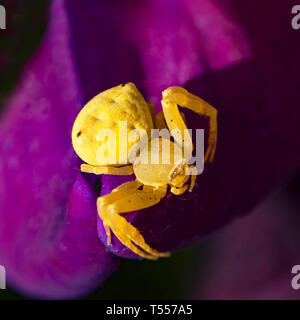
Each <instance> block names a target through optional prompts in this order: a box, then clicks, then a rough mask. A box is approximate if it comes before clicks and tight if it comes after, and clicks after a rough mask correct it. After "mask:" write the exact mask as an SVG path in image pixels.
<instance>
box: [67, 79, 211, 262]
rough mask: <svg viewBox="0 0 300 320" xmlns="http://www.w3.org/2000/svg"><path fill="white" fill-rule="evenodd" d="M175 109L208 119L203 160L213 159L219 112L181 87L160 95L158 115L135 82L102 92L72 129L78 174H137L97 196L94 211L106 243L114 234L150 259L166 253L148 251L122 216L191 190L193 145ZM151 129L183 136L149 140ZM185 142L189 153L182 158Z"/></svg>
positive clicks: (192, 181) (137, 233) (140, 238)
mask: <svg viewBox="0 0 300 320" xmlns="http://www.w3.org/2000/svg"><path fill="white" fill-rule="evenodd" d="M178 105H180V106H181V107H185V108H188V109H190V110H192V111H194V112H196V113H198V114H200V115H204V116H207V117H209V121H210V130H209V137H208V147H207V150H206V152H205V158H204V159H205V161H207V160H208V161H212V160H213V158H214V154H215V150H216V142H217V111H216V109H215V108H213V107H212V106H211V105H210V104H208V103H207V102H205V101H204V100H202V99H200V98H198V97H197V96H195V95H192V94H191V93H189V92H188V91H186V90H185V89H183V88H181V87H170V88H168V89H166V90H165V91H164V92H163V99H162V108H163V111H162V112H160V113H158V114H157V115H156V114H155V110H154V106H153V104H151V103H147V102H146V101H145V99H144V97H143V96H142V95H141V93H140V92H139V91H138V90H137V88H136V87H135V85H134V84H133V83H126V84H124V85H119V86H117V87H114V88H111V89H109V90H106V91H104V92H102V93H100V94H98V95H97V96H96V97H94V98H93V99H92V100H91V101H90V102H88V103H87V105H86V106H85V107H84V108H83V109H82V110H81V111H80V113H79V114H78V116H77V118H76V120H75V123H74V126H73V131H72V142H73V146H74V149H75V151H76V153H77V154H78V156H79V157H80V158H81V159H82V160H83V161H85V162H86V163H87V164H82V165H81V171H83V172H89V173H94V174H112V175H130V174H133V173H134V174H135V176H136V180H135V181H130V182H126V183H124V184H122V185H120V186H119V187H117V188H116V189H114V190H113V191H112V192H111V193H110V194H107V195H105V196H102V197H99V198H98V200H97V209H98V213H99V216H100V218H101V219H102V221H103V225H104V227H105V231H106V235H107V243H108V244H109V245H110V244H111V231H112V232H113V233H114V234H115V235H116V236H117V238H118V239H119V240H120V241H121V242H122V243H123V244H124V245H125V246H127V247H128V248H130V249H131V250H132V251H133V252H135V253H136V254H138V255H140V256H142V257H145V258H148V259H157V257H164V256H168V255H169V253H168V252H159V251H157V250H155V249H153V248H151V247H150V246H149V245H148V244H147V243H146V242H145V240H144V238H143V236H142V235H141V233H140V232H139V231H138V230H137V229H136V228H135V227H134V226H133V225H131V224H130V223H129V222H127V220H126V219H125V218H124V217H122V216H121V214H122V213H126V212H131V211H136V210H140V209H143V208H147V207H150V206H153V205H154V204H156V203H158V202H159V201H160V200H161V198H163V197H164V196H165V195H166V192H167V190H168V188H170V191H171V192H172V193H173V194H176V195H179V194H182V193H183V192H185V191H187V190H189V191H192V190H193V187H194V184H195V180H196V177H197V170H196V168H195V167H194V166H193V165H190V164H188V162H189V160H190V157H191V154H192V150H193V144H192V140H191V137H190V135H189V134H188V135H186V134H185V132H186V130H187V127H186V123H185V121H184V117H183V115H181V113H180V112H179V110H178ZM125 122H126V126H125V127H124V126H123V124H124V123H125ZM155 128H156V129H164V128H168V129H169V130H170V131H171V132H172V131H173V130H177V131H179V132H180V133H181V134H180V135H174V141H171V140H168V141H167V139H166V138H164V137H159V138H153V137H152V135H151V131H152V129H155ZM121 129H122V130H123V131H122V130H121ZM103 130H104V132H105V133H107V130H110V131H109V132H110V133H112V135H111V136H113V137H114V139H108V138H107V137H105V138H104V137H103V135H101V133H103ZM124 130H125V131H124ZM136 130H138V132H139V134H136ZM121 132H122V133H121ZM132 132H133V133H134V134H132ZM178 137H180V138H178ZM124 139H125V140H124ZM120 141H121V142H120ZM122 141H123V142H124V143H122ZM141 141H146V142H148V143H146V144H140V150H139V152H138V153H136V155H138V156H137V157H133V158H132V149H133V147H134V146H135V145H136V144H138V143H139V142H141ZM164 143H168V148H164V147H163V145H164ZM183 144H185V151H186V150H187V152H184V155H182V153H183V152H182V146H183ZM153 146H154V147H153ZM122 148H123V149H124V148H125V152H123V151H124V150H123V151H122ZM109 151H114V152H113V157H112V156H107V154H106V153H108V152H109ZM127 151H128V152H127ZM105 155H106V156H105ZM153 159H156V161H154V162H153V161H152V160H153ZM166 159H168V161H165V160H166Z"/></svg>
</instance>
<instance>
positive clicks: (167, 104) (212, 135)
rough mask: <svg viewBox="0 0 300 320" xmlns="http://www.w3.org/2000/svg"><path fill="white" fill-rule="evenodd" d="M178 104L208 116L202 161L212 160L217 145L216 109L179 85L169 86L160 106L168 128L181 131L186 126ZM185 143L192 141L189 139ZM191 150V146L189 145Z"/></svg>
mask: <svg viewBox="0 0 300 320" xmlns="http://www.w3.org/2000/svg"><path fill="white" fill-rule="evenodd" d="M178 105H180V106H181V107H184V108H188V109H190V110H192V111H194V112H196V113H198V114H200V115H203V116H206V117H209V127H210V128H209V136H208V147H207V151H206V153H205V157H204V161H205V162H206V161H209V162H212V161H213V159H214V156H215V152H216V145H217V110H216V109H215V108H214V107H213V106H211V105H210V104H209V103H207V102H206V101H204V100H202V99H200V98H199V97H197V96H195V95H193V94H191V93H189V92H188V91H187V90H185V89H184V88H181V87H170V88H168V89H166V90H165V91H164V92H163V100H162V106H163V111H164V115H165V118H166V121H167V124H168V127H169V128H170V130H173V129H179V130H180V131H181V133H182V136H183V132H184V129H186V126H185V124H184V121H183V120H182V119H181V117H180V113H179V110H178ZM186 143H192V142H191V139H190V140H189V141H186ZM191 150H193V147H192V146H191Z"/></svg>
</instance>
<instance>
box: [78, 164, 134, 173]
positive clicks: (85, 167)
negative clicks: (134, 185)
mask: <svg viewBox="0 0 300 320" xmlns="http://www.w3.org/2000/svg"><path fill="white" fill-rule="evenodd" d="M80 170H81V171H82V172H86V173H94V174H111V175H118V176H127V175H131V174H133V167H132V165H128V166H122V167H115V166H92V165H90V164H86V163H83V164H82V165H81V166H80Z"/></svg>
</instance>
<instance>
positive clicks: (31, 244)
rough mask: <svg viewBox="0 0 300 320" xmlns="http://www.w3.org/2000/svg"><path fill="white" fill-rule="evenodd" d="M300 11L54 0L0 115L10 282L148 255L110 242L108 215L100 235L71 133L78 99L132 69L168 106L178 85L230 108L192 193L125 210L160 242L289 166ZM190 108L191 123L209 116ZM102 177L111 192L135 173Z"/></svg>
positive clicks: (90, 281)
mask: <svg viewBox="0 0 300 320" xmlns="http://www.w3.org/2000/svg"><path fill="white" fill-rule="evenodd" d="M290 11H291V8H289V6H288V4H286V3H279V4H276V6H274V4H273V2H271V1H269V0H267V1H265V2H264V3H261V2H260V1H258V0H254V1H253V0H252V1H243V3H241V1H237V0H227V1H217V0H215V1H211V0H210V1H208V0H198V1H196V0H176V1H164V2H162V1H158V0H149V1H143V2H141V1H124V0H122V1H114V2H107V1H92V0H87V1H85V2H84V6H82V2H81V1H77V0H74V1H63V0H55V1H53V5H52V8H51V14H50V23H49V27H48V31H47V34H46V36H45V38H44V40H43V42H42V44H41V46H40V48H39V49H38V50H37V52H36V53H35V55H34V57H33V58H32V59H31V61H30V62H29V63H28V64H27V65H26V67H25V68H24V71H23V76H22V79H21V80H20V83H19V84H18V86H17V88H16V90H15V92H14V94H13V95H12V97H11V99H10V102H9V103H8V105H7V106H6V112H5V114H4V116H3V118H2V121H1V124H0V133H1V137H2V142H1V145H0V159H1V160H0V171H1V175H0V221H1V224H0V245H1V249H0V263H1V264H3V265H4V266H5V267H6V269H7V273H8V278H9V281H10V283H11V284H12V285H13V286H14V287H16V288H18V289H19V290H21V291H23V292H25V293H27V294H30V295H34V296H38V297H43V298H53V297H55V298H66V297H77V296H80V295H82V294H85V293H87V292H89V291H90V290H91V289H92V288H93V287H95V286H96V285H99V284H100V283H101V282H102V281H103V280H104V279H106V278H107V277H108V276H109V275H110V274H111V273H112V272H113V271H114V270H115V268H116V267H117V265H118V258H117V257H116V256H123V257H131V258H137V257H136V256H135V255H133V254H132V253H131V251H130V250H128V249H127V248H126V247H124V246H122V245H121V244H120V243H119V242H118V240H117V239H116V238H115V237H113V239H112V241H113V246H112V247H107V246H106V245H105V244H106V238H105V233H104V231H103V226H102V223H101V221H100V220H98V234H97V211H96V197H97V193H96V191H95V188H94V184H95V181H96V180H97V179H98V178H97V177H91V176H90V175H82V174H81V173H80V171H79V164H80V162H79V160H78V158H77V157H76V155H75V152H74V151H73V149H72V146H71V138H70V136H71V128H72V124H73V121H74V120H75V118H76V115H77V113H78V112H79V110H80V108H82V107H83V105H84V104H85V103H86V102H87V101H88V100H89V99H91V98H92V97H93V96H94V95H96V94H97V93H98V92H100V91H102V90H105V89H107V88H110V87H112V86H114V85H118V84H119V83H121V82H126V81H132V82H134V83H135V84H136V85H137V86H138V88H139V89H140V90H141V91H142V93H143V94H144V95H145V97H146V99H147V100H150V101H152V102H154V103H155V104H156V109H157V111H159V110H160V104H159V101H160V99H161V92H162V90H163V89H165V88H167V87H168V86H171V85H181V86H184V87H185V88H186V89H188V90H190V91H191V92H193V93H195V94H196V95H198V96H200V97H202V98H204V99H206V100H207V101H209V102H210V103H211V104H213V105H214V106H215V107H216V108H217V109H218V111H219V141H218V147H217V154H216V159H215V161H214V163H213V164H212V165H209V166H207V168H205V171H204V173H203V174H202V175H201V176H200V177H199V178H198V180H197V184H196V187H195V190H194V192H193V193H191V194H188V195H183V196H180V197H175V196H173V195H167V196H166V197H165V198H164V199H163V200H162V201H161V203H160V204H158V205H156V206H154V207H151V208H148V209H145V210H143V211H141V212H134V213H130V214H127V215H126V218H127V219H128V221H130V222H131V223H132V224H134V225H135V226H136V227H137V228H138V229H139V230H140V231H141V232H142V233H143V235H144V237H145V239H146V242H147V243H149V244H150V245H151V246H152V247H154V248H157V249H159V250H175V249H178V248H182V247H184V246H187V245H189V244H192V243H195V242H198V241H199V240H201V239H202V238H203V237H204V236H205V235H207V234H209V233H211V232H213V231H215V230H216V229H218V228H220V227H222V226H224V225H225V224H227V223H228V222H230V221H231V220H232V219H234V218H235V217H238V216H240V215H242V214H245V213H247V212H248V211H249V210H250V209H251V208H253V207H254V206H255V205H256V204H257V203H258V202H259V201H260V200H261V199H262V198H263V197H265V196H266V195H267V194H268V193H269V192H270V191H271V190H273V189H274V188H276V187H278V186H280V184H282V182H283V181H285V180H286V179H288V177H290V176H291V175H292V174H293V172H294V171H295V170H296V169H297V168H298V167H299V162H300V152H299V151H298V150H299V148H297V141H298V137H299V133H298V121H297V116H298V115H299V108H298V100H299V97H300V93H299V88H298V84H297V76H298V74H297V69H298V68H297V67H298V66H299V62H298V56H297V52H299V51H298V49H299V44H298V43H297V42H296V40H297V39H296V37H297V35H296V34H295V31H294V30H293V29H292V28H291V26H290V22H289V14H290ZM265 12H269V14H270V15H271V16H270V17H269V19H270V20H269V23H267V22H266V16H265ZM283 12H286V16H285V15H284V14H282V13H283ZM253 16H255V19H254V18H253ZM278 39H280V40H278ZM186 117H187V123H188V126H189V128H191V129H196V128H199V127H201V126H202V125H204V124H205V123H202V121H200V120H199V117H198V116H196V115H195V114H191V113H189V112H187V113H186ZM99 179H100V182H101V194H102V195H103V194H106V193H109V192H110V191H111V190H112V189H113V188H114V187H116V186H118V185H119V184H121V183H122V182H124V181H127V180H128V179H130V177H114V176H101V177H100V178H99ZM99 238H100V239H101V240H102V241H101V240H100V239H99ZM109 251H110V252H109ZM112 253H113V254H112Z"/></svg>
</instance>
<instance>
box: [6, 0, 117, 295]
mask: <svg viewBox="0 0 300 320" xmlns="http://www.w3.org/2000/svg"><path fill="white" fill-rule="evenodd" d="M52 17H54V19H53V20H52V22H51V24H50V26H49V30H48V33H47V35H46V38H45V39H44V42H43V44H42V46H41V47H40V49H39V50H38V52H37V53H36V54H35V56H34V58H33V60H32V61H31V62H30V63H29V65H28V66H27V67H26V68H25V71H24V74H23V78H22V80H21V83H20V85H19V87H18V88H17V90H16V92H15V94H14V96H13V98H12V99H11V101H10V103H9V105H8V106H7V110H6V113H5V115H4V117H3V118H2V122H1V129H0V133H1V137H2V142H1V145H0V159H1V160H0V172H1V173H0V220H1V224H0V243H1V250H0V263H1V264H3V265H4V266H5V267H6V271H7V275H8V279H9V281H10V283H11V284H12V285H13V286H14V287H16V288H17V289H19V290H21V291H24V292H26V293H27V294H30V295H35V296H39V297H45V298H49V297H50V298H52V297H54V298H65V297H75V296H78V295H81V294H84V293H86V292H88V291H89V290H91V288H93V287H95V286H96V285H97V284H99V283H101V282H102V281H103V280H104V279H105V278H106V277H107V276H108V275H109V274H110V273H111V272H113V271H114V269H115V267H116V266H117V259H116V258H115V257H113V256H112V255H111V254H109V253H108V252H107V251H106V249H105V248H104V246H103V244H102V243H101V241H100V240H99V238H98V237H97V232H96V207H95V201H96V195H95V194H94V192H92V189H91V188H90V187H89V186H88V185H87V183H86V182H85V181H84V180H83V178H82V177H81V175H80V173H79V170H78V160H77V157H76V155H75V154H74V152H73V150H72V145H71V138H70V137H71V128H72V124H73V120H74V118H75V117H76V114H77V112H78V110H79V109H80V106H81V105H82V97H81V89H80V86H79V82H78V76H77V74H76V71H75V66H74V63H73V61H74V60H73V57H72V52H71V51H70V47H69V37H68V34H69V30H68V22H67V19H66V17H65V14H64V10H63V7H62V2H61V1H56V2H55V4H54V6H53V8H52ZM76 177H77V178H76ZM69 199H70V201H69ZM68 203H69V204H68Z"/></svg>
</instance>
